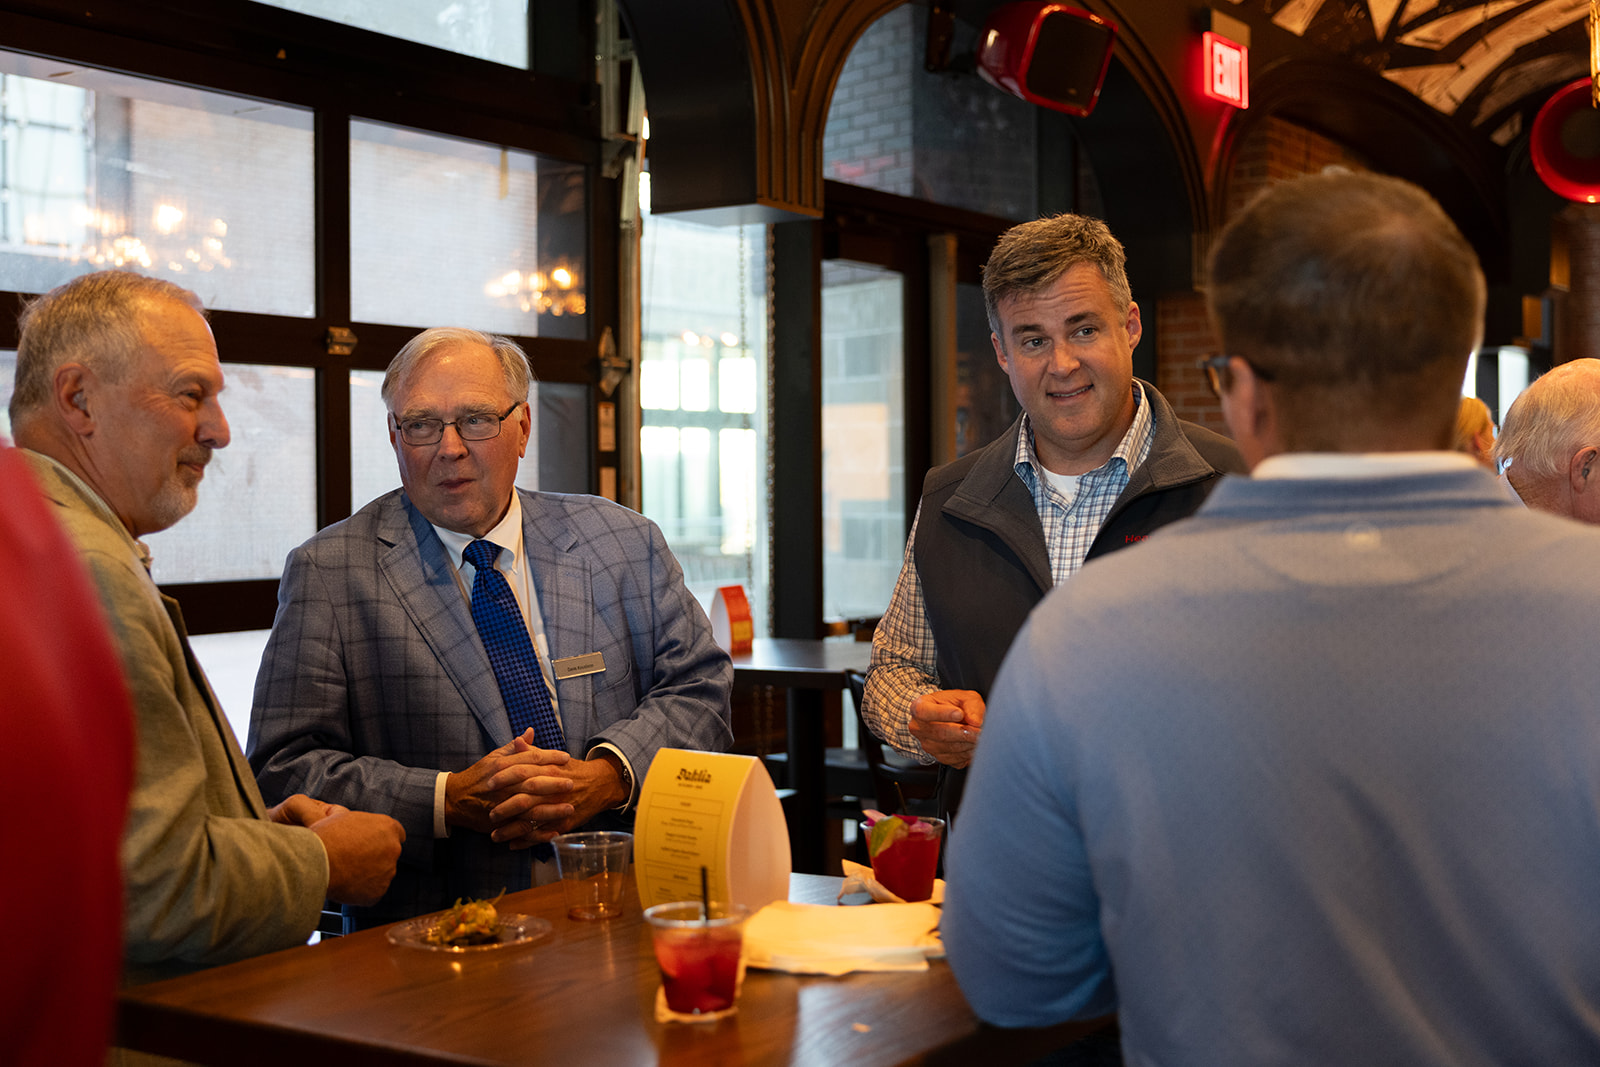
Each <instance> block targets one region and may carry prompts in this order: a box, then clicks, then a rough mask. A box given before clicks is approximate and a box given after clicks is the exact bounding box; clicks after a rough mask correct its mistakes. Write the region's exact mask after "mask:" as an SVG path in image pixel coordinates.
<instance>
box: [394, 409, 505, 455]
mask: <svg viewBox="0 0 1600 1067" xmlns="http://www.w3.org/2000/svg"><path fill="white" fill-rule="evenodd" d="M525 403H527V401H526V400H518V401H517V402H516V403H514V404H512V405H511V406H510V407H509V408H507V409H506V413H505V414H504V415H500V416H495V415H494V412H492V411H474V412H470V413H468V414H466V415H462V416H461V417H460V418H455V419H449V420H446V419H405V420H401V419H399V418H396V417H395V415H394V414H393V413H392V412H391V413H390V415H389V421H390V422H392V423H393V424H394V428H395V432H396V433H398V434H399V435H400V440H402V441H404V442H405V443H406V444H408V445H410V446H412V447H413V448H426V447H427V446H428V445H436V444H438V443H439V442H440V441H443V440H444V428H445V427H446V426H454V427H455V428H456V434H457V435H458V436H459V437H460V438H461V439H462V440H463V441H493V440H494V439H495V438H496V437H499V436H500V431H501V430H503V429H505V424H506V420H507V419H509V418H510V417H511V416H512V415H513V414H514V413H515V412H516V410H517V409H518V408H520V407H521V406H522V405H523V404H525ZM486 416H489V417H494V422H493V423H490V424H489V425H490V426H492V427H493V428H494V432H493V433H489V434H484V435H483V436H481V437H470V436H468V435H467V432H466V431H465V430H463V429H462V428H461V420H462V419H479V418H484V417H486ZM408 424H409V425H411V426H418V425H422V426H432V427H434V436H433V437H431V438H429V439H428V440H426V441H413V440H412V439H411V438H410V436H408V435H407V433H406V426H407V425H408ZM486 428H487V427H486Z"/></svg>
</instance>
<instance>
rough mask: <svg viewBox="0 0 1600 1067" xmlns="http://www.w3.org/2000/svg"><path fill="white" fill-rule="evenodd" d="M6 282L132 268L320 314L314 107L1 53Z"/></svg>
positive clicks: (227, 303)
mask: <svg viewBox="0 0 1600 1067" xmlns="http://www.w3.org/2000/svg"><path fill="white" fill-rule="evenodd" d="M0 146H3V147H0V161H3V162H0V289H11V290H16V291H18V292H25V293H41V292H44V291H46V290H48V289H53V288H54V287H55V286H57V285H60V284H61V283H63V282H65V281H68V280H70V279H72V278H74V277H76V276H78V275H80V274H85V273H88V272H90V271H93V270H99V269H102V268H105V267H128V268H131V269H135V270H138V271H140V272H141V273H143V274H149V275H154V276H156V277H161V278H167V279H169V280H171V281H174V282H177V283H178V284H179V285H182V286H184V287H185V288H188V289H193V290H194V291H195V292H196V293H198V294H199V296H200V299H201V300H202V301H203V302H204V303H205V305H206V307H208V308H213V309H222V310H228V311H250V312H257V313H261V314H270V315H293V316H298V317H309V316H310V315H311V314H312V313H313V312H314V310H315V294H314V290H313V283H314V267H313V262H312V255H313V251H314V243H315V242H314V232H313V211H314V186H313V176H312V114H311V112H309V111H305V110H301V109H298V108H291V107H284V106H280V105H276V104H269V103H264V102H262V101H259V100H251V99H247V98H244V97H238V96H227V95H224V94H221V93H211V92H202V91H200V90H198V89H188V88H184V87H181V86H174V85H168V84H165V83H162V82H154V81H147V80H144V79H140V78H131V77H127V76H124V75H120V74H110V73H107V72H105V71H100V70H95V69H92V68H89V67H82V66H79V65H77V64H73V63H66V62H61V61H57V60H47V59H40V58H37V57H33V56H23V55H18V54H16V53H13V52H0Z"/></svg>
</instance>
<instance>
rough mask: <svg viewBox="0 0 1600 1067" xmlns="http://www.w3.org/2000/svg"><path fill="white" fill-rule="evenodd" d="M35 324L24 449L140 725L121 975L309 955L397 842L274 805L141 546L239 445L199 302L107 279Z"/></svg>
mask: <svg viewBox="0 0 1600 1067" xmlns="http://www.w3.org/2000/svg"><path fill="white" fill-rule="evenodd" d="M21 326H22V336H21V341H20V343H19V345H18V348H17V375H16V392H15V393H14V395H13V396H12V399H11V422H12V427H13V430H14V432H15V435H16V441H17V444H18V446H19V447H20V448H22V449H23V450H24V451H23V455H24V456H25V457H26V458H27V459H28V461H29V465H30V467H31V469H32V472H33V476H34V478H35V480H36V481H37V482H38V485H39V487H40V490H41V492H42V493H43V494H44V496H45V497H46V498H47V499H48V501H49V502H50V504H51V505H52V506H51V508H50V510H51V513H52V514H53V515H54V517H55V519H56V520H57V521H58V522H59V523H60V524H61V525H62V527H63V528H64V529H65V530H66V531H67V534H68V536H69V537H70V538H71V540H72V542H73V544H74V545H75V546H76V548H77V550H78V553H79V554H80V556H81V557H82V558H83V561H84V562H85V564H86V565H87V567H88V570H89V573H90V576H91V577H92V579H93V581H94V585H95V587H96V589H97V591H98V593H99V596H100V600H101V603H102V604H103V605H104V607H105V610H106V614H107V616H108V617H109V622H110V625H111V632H112V637H113V639H114V641H115V644H116V647H117V651H118V653H119V655H120V658H121V663H122V669H123V673H124V676H125V678H126V681H127V687H128V691H129V695H130V697H131V699H132V703H133V708H134V715H135V719H136V724H135V725H136V730H135V734H136V739H137V744H136V746H135V747H136V749H137V766H136V770H135V777H134V788H133V795H132V799H131V802H130V806H129V812H128V820H127V827H126V830H125V832H124V834H123V840H122V870H123V879H124V886H125V900H126V905H125V912H126V918H125V931H126V934H125V957H126V967H125V972H124V975H125V979H126V980H127V981H129V982H140V981H146V980H150V979H154V978H159V977H166V976H169V975H174V974H179V973H183V972H185V971H190V970H195V969H198V968H201V967H207V966H211V965H214V964H219V963H226V962H229V961H232V960H238V959H242V958H244V957H246V956H252V955H255V954H257V953H261V952H270V951H273V950H275V949H281V948H288V947H290V946H292V945H296V944H303V943H304V942H305V941H306V939H307V938H308V937H309V936H310V935H311V932H312V931H313V930H314V929H315V927H316V924H317V918H318V916H319V915H320V913H321V910H322V905H323V902H324V899H325V898H326V897H330V896H331V897H333V898H334V899H336V900H340V901H351V902H365V903H370V902H371V901H373V900H376V899H377V898H378V897H379V896H381V895H382V893H383V891H384V890H385V888H386V887H387V886H388V884H389V879H390V878H391V877H392V876H393V874H394V870H395V862H396V860H397V858H398V856H399V854H400V841H401V838H402V836H403V831H402V830H401V828H400V826H399V824H398V823H396V822H395V821H394V820H393V819H390V818H388V817H387V816H383V815H372V814H368V813H362V812H352V811H349V810H347V809H345V808H343V807H340V806H338V805H331V804H327V803H324V802H322V801H318V800H312V799H309V798H307V797H305V796H302V795H296V796H290V797H286V798H284V799H283V802H282V803H280V804H278V805H277V806H276V807H273V808H271V809H268V808H267V807H266V805H265V804H263V802H262V799H261V794H260V792H259V791H258V790H257V788H256V784H255V781H254V779H253V778H252V777H251V775H250V773H249V765H248V764H247V763H246V762H245V759H244V756H243V754H242V753H241V752H240V750H239V745H238V742H237V741H236V740H235V739H234V736H233V732H232V730H230V729H229V727H228V722H227V719H226V718H224V716H223V713H222V709H221V708H219V707H218V706H217V702H216V698H215V696H214V695H213V694H212V692H211V689H210V686H209V685H208V684H207V683H206V680H205V674H204V672H203V671H202V670H201V668H200V664H199V663H198V661H196V660H195V658H194V654H193V652H192V651H191V650H190V648H189V642H188V638H187V635H186V633H185V631H184V627H183V620H182V617H181V616H180V614H179V612H178V604H177V601H175V600H173V599H172V598H171V597H168V596H165V595H163V594H162V593H161V591H160V590H159V589H157V588H156V585H155V583H154V582H153V581H151V578H150V571H149V567H150V555H149V552H148V550H147V549H146V548H145V546H144V544H143V543H142V542H140V541H139V540H138V538H140V537H142V536H144V535H145V534H150V533H155V532H156V531H158V530H164V529H166V528H167V527H169V526H171V525H172V524H173V523H175V522H177V521H178V520H179V519H181V518H183V517H184V516H185V515H187V514H188V513H189V512H190V511H191V510H193V508H194V506H195V502H196V500H197V499H198V491H199V486H200V480H201V479H202V478H203V477H204V475H205V468H206V465H207V464H208V463H209V462H210V461H211V457H212V454H213V453H214V452H215V450H216V449H219V448H223V447H225V446H226V445H227V444H228V436H229V431H228V422H227V419H226V418H225V417H224V415H223V413H222V407H221V405H220V403H219V400H218V394H219V393H220V392H221V391H222V387H223V376H222V366H221V364H220V363H219V362H218V359H217V348H216V343H215V342H214V341H213V339H212V336H211V328H210V326H209V325H207V323H206V319H205V315H204V313H203V311H202V309H201V307H200V302H199V299H198V298H197V297H196V296H195V295H194V294H193V293H191V292H189V291H188V290H185V289H181V288H179V287H178V286H176V285H173V284H171V283H169V282H163V281H158V280H156V279H152V278H145V277H141V276H139V275H137V274H132V273H128V272H123V271H106V272H103V273H99V274H89V275H85V276H83V277H80V278H77V279H75V280H74V281H71V282H68V283H67V284H66V285H63V286H61V287H60V288H58V289H55V290H52V291H51V292H49V293H47V294H45V295H44V296H42V297H40V298H39V299H38V300H36V301H34V302H33V303H32V304H30V305H29V306H28V308H27V309H26V310H25V311H24V312H23V315H22V319H21ZM58 755H67V754H58ZM62 787H63V788H71V787H72V785H71V782H70V780H69V781H67V782H65V783H63V786H62ZM62 832H68V833H70V832H71V831H70V828H63V831H62ZM45 874H46V875H48V872H45ZM48 883H49V879H48V877H45V879H44V881H43V882H41V886H44V887H45V888H44V890H43V896H42V897H41V901H43V902H44V903H45V904H46V906H47V907H46V912H45V914H48V913H49V912H48V902H49V899H50V893H49V891H48V888H47V887H48ZM26 921H30V922H35V921H50V920H44V919H39V918H37V917H34V918H30V919H28V920H26ZM61 921H65V922H69V923H70V922H71V921H72V917H71V916H70V915H69V916H64V917H61Z"/></svg>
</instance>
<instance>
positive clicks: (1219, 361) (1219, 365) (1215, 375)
mask: <svg viewBox="0 0 1600 1067" xmlns="http://www.w3.org/2000/svg"><path fill="white" fill-rule="evenodd" d="M1230 359H1238V360H1243V361H1244V365H1245V366H1247V367H1249V368H1250V373H1252V374H1254V375H1255V376H1256V377H1257V378H1260V379H1261V380H1262V381H1264V382H1270V381H1272V380H1273V379H1274V378H1276V377H1277V375H1275V374H1273V373H1272V372H1271V371H1268V370H1262V369H1261V368H1260V367H1258V366H1256V365H1255V364H1254V363H1251V362H1250V361H1249V360H1248V359H1245V358H1244V357H1243V356H1230V355H1217V356H1206V357H1205V358H1204V359H1201V360H1200V361H1199V362H1198V363H1196V364H1195V365H1196V366H1197V367H1199V368H1200V369H1201V370H1203V371H1205V375H1206V385H1207V387H1209V388H1210V390H1211V395H1212V396H1214V397H1216V398H1217V399H1219V400H1220V399H1222V390H1223V382H1224V380H1225V379H1224V377H1223V376H1224V375H1226V374H1228V361H1229V360H1230ZM1226 381H1227V384H1228V385H1232V384H1233V381H1232V379H1231V378H1228V379H1226Z"/></svg>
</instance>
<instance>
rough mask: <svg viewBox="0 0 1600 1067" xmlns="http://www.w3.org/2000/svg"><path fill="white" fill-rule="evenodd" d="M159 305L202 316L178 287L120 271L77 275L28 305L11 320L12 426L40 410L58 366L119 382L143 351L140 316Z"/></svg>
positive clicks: (202, 310)
mask: <svg viewBox="0 0 1600 1067" xmlns="http://www.w3.org/2000/svg"><path fill="white" fill-rule="evenodd" d="M163 300H174V301H177V302H178V303H181V304H184V305H186V306H188V307H191V308H193V309H194V310H195V311H197V312H199V313H200V315H201V317H204V316H205V313H206V309H205V306H204V305H203V304H201V302H200V298H199V297H198V296H196V295H195V294H194V293H192V292H190V291H189V290H188V289H185V288H183V286H181V285H175V284H173V283H172V282H169V281H165V280H163V279H161V278H147V277H145V276H144V275H142V274H135V273H133V272H132V271H126V270H105V271H97V272H96V273H93V274H84V275H80V276H79V277H77V278H74V279H72V281H70V282H67V283H66V284H65V285H59V286H57V287H56V288H54V289H52V290H50V291H49V292H48V293H45V294H44V295H43V296H40V297H37V298H35V299H34V300H32V301H30V302H29V303H28V305H27V306H26V307H24V308H23V309H22V314H21V315H20V316H19V317H18V319H17V324H18V326H19V328H20V332H21V339H20V340H19V341H18V343H17V374H16V391H15V392H14V393H12V395H11V408H10V411H11V423H12V425H13V426H15V425H16V424H17V423H18V422H19V421H21V420H22V419H23V418H25V417H26V416H28V415H30V414H32V413H34V412H35V411H37V410H39V409H41V408H43V407H44V406H45V404H46V403H47V402H48V400H49V398H50V383H51V382H52V381H53V380H54V378H55V373H56V370H57V369H58V368H60V367H61V366H62V365H63V364H66V363H82V364H83V365H84V366H86V367H88V368H90V369H91V370H93V371H94V373H95V374H97V375H98V376H100V377H101V378H104V379H105V380H106V381H108V382H121V381H125V380H126V378H127V375H128V372H129V370H130V369H131V368H132V366H133V363H134V360H135V357H136V356H137V354H138V353H139V352H140V351H141V350H142V349H143V348H144V345H145V338H144V323H143V314H144V312H145V311H147V310H148V309H149V307H150V306H151V305H152V304H156V303H159V302H160V301H163Z"/></svg>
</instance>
